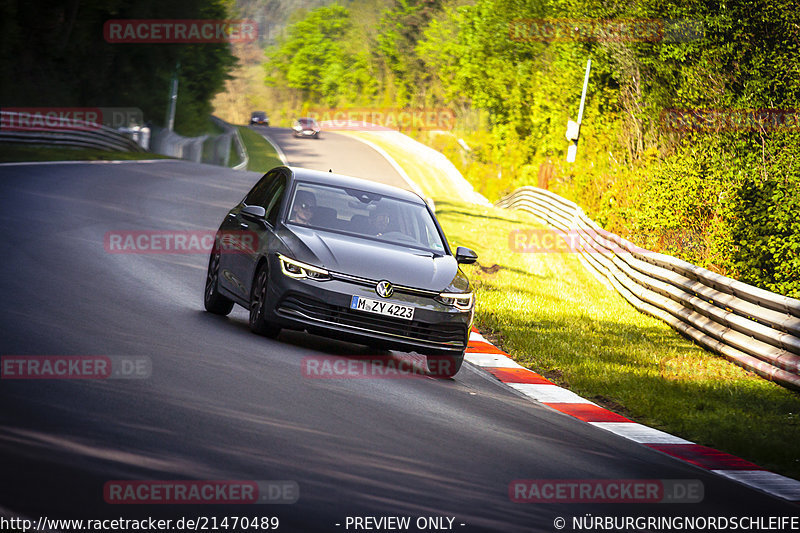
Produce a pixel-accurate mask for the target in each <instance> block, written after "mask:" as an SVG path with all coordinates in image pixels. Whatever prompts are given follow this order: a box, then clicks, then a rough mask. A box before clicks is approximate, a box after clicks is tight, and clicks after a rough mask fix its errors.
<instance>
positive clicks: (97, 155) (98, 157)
mask: <svg viewBox="0 0 800 533" xmlns="http://www.w3.org/2000/svg"><path fill="white" fill-rule="evenodd" d="M139 159H170V158H169V157H167V156H163V155H158V154H152V153H150V152H114V151H108V150H97V149H92V148H71V147H69V146H36V145H27V144H25V145H23V144H15V143H0V162H3V163H10V162H19V161H111V160H139Z"/></svg>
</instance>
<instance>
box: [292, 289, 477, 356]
mask: <svg viewBox="0 0 800 533" xmlns="http://www.w3.org/2000/svg"><path fill="white" fill-rule="evenodd" d="M279 311H283V312H286V311H289V312H296V313H301V314H303V315H305V316H307V317H309V318H311V319H316V320H322V321H325V322H329V323H333V324H340V325H343V326H352V327H356V328H360V329H367V330H371V331H375V332H377V333H388V334H390V335H398V336H401V337H408V338H410V339H413V340H419V341H425V342H433V343H438V344H447V345H449V346H460V347H463V346H465V344H464V341H465V339H466V336H467V327H466V325H465V324H449V323H442V324H427V323H424V322H419V321H417V320H402V319H397V318H392V317H385V316H380V315H372V314H367V313H356V312H354V311H353V310H352V309H350V308H348V307H340V306H338V305H331V304H328V303H325V302H322V301H320V300H317V299H315V298H309V297H307V296H299V295H289V296H287V297H286V298H284V299H283V301H282V302H281V304H280V306H279Z"/></svg>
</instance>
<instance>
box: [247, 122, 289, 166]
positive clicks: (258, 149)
mask: <svg viewBox="0 0 800 533" xmlns="http://www.w3.org/2000/svg"><path fill="white" fill-rule="evenodd" d="M238 128H239V134H240V135H241V136H242V142H243V143H244V147H245V149H246V150H247V157H248V158H249V161H248V162H247V170H252V171H254V172H266V171H268V170H269V169H271V168H274V167H277V166H279V165H282V164H283V162H282V161H281V159H280V157H278V152H276V151H275V147H274V146H272V145H271V144H270V143H269V142H267V140H266V139H264V137H262V136H261V135H259V134H258V133H256V132H255V131H253V130H251V129H250V128H248V127H246V126H238Z"/></svg>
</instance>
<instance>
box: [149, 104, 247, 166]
mask: <svg viewBox="0 0 800 533" xmlns="http://www.w3.org/2000/svg"><path fill="white" fill-rule="evenodd" d="M211 120H212V121H213V122H214V123H215V124H217V125H218V126H219V127H220V128H221V129H223V130H224V133H221V134H219V135H214V136H209V135H201V136H199V137H183V136H181V135H178V134H177V133H175V132H174V131H169V130H167V129H165V128H156V129H155V131H154V132H153V137H152V140H151V142H150V149H151V150H152V151H153V152H155V153H157V154H161V155H167V156H170V157H176V158H178V159H185V160H187V161H194V162H195V163H208V164H211V165H218V166H223V167H227V166H228V164H229V159H230V153H231V143H233V144H234V147H235V148H236V154H237V155H238V158H239V162H238V163H237V164H236V165H235V166H234V167H233V168H234V169H236V170H242V169H244V168H246V167H247V162H248V157H247V151H246V150H245V148H244V143H243V142H242V138H241V137H240V136H239V130H238V129H237V128H236V126H232V125H230V124H228V123H227V122H225V121H224V120H222V119H219V118H217V117H214V116H212V117H211Z"/></svg>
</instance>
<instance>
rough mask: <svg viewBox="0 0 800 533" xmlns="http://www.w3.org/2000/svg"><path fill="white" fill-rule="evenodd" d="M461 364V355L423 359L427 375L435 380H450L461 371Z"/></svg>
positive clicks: (432, 356)
mask: <svg viewBox="0 0 800 533" xmlns="http://www.w3.org/2000/svg"><path fill="white" fill-rule="evenodd" d="M463 363H464V354H463V353H462V354H461V355H428V356H426V357H425V365H426V366H427V367H428V373H429V374H430V375H431V376H433V377H437V378H452V377H453V376H455V375H456V374H457V373H458V371H459V370H460V369H461V365H462V364H463Z"/></svg>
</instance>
